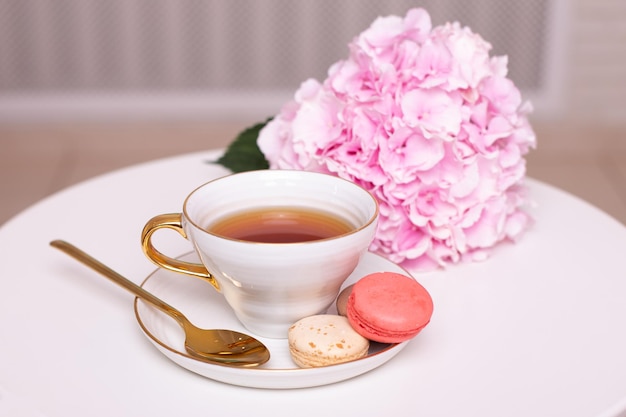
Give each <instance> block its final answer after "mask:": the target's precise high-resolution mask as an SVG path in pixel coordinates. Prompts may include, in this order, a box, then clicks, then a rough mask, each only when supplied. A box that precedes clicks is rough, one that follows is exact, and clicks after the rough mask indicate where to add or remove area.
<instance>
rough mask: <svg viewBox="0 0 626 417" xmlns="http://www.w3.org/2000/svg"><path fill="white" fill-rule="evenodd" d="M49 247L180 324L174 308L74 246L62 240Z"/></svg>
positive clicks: (179, 316)
mask: <svg viewBox="0 0 626 417" xmlns="http://www.w3.org/2000/svg"><path fill="white" fill-rule="evenodd" d="M50 246H52V247H55V248H57V249H59V250H61V251H63V252H65V253H66V254H68V255H70V256H71V257H73V258H74V259H76V260H78V261H80V262H82V263H83V264H85V265H87V266H88V267H90V268H92V269H94V270H96V271H98V272H100V273H101V274H102V275H104V276H105V277H107V278H109V279H110V280H111V281H113V282H115V283H116V284H118V285H121V286H122V287H124V288H126V289H127V290H128V291H130V292H131V293H133V294H135V295H136V296H137V297H139V298H141V299H142V300H144V301H147V302H148V303H150V304H152V305H153V306H155V307H157V308H158V309H160V310H161V311H163V312H164V313H166V314H169V315H170V316H172V317H173V318H174V319H176V320H177V321H178V322H180V320H181V316H182V314H181V313H180V312H179V311H178V310H176V309H175V308H174V307H172V306H171V305H169V304H167V303H166V302H165V301H163V300H161V299H160V298H158V297H156V296H155V295H153V294H152V293H150V292H148V291H146V290H144V289H143V288H142V287H140V286H139V285H137V284H135V283H134V282H132V281H130V280H129V279H127V278H124V277H123V276H122V275H120V274H119V273H117V272H116V271H114V270H112V269H111V268H109V267H108V266H106V265H105V264H103V263H102V262H100V261H98V260H97V259H95V258H94V257H92V256H91V255H88V254H87V253H85V252H83V251H82V250H80V249H78V248H77V247H76V246H74V245H72V244H71V243H69V242H66V241H64V240H53V241H52V242H50Z"/></svg>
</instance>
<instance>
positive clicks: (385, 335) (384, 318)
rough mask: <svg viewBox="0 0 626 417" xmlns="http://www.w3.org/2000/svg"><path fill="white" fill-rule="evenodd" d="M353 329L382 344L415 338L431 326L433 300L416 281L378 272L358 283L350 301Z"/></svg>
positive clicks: (349, 318)
mask: <svg viewBox="0 0 626 417" xmlns="http://www.w3.org/2000/svg"><path fill="white" fill-rule="evenodd" d="M346 310H347V316H348V320H349V322H350V325H351V326H352V327H353V328H354V330H356V331H357V333H359V334H360V335H361V336H363V337H365V338H367V339H369V340H373V341H376V342H382V343H400V342H404V341H406V340H409V339H411V338H413V337H414V336H415V335H417V334H418V333H419V332H420V331H421V330H422V329H423V328H424V326H426V325H427V324H428V323H429V322H430V318H431V316H432V314H433V300H432V298H431V297H430V294H429V293H428V291H427V290H426V288H424V287H423V286H422V285H421V284H420V283H418V282H417V281H415V280H414V279H413V278H410V277H407V276H405V275H402V274H397V273H393V272H377V273H374V274H370V275H367V276H365V277H363V278H361V279H360V280H359V281H357V283H356V284H354V287H353V288H352V292H351V293H350V296H349V298H348V304H347V308H346Z"/></svg>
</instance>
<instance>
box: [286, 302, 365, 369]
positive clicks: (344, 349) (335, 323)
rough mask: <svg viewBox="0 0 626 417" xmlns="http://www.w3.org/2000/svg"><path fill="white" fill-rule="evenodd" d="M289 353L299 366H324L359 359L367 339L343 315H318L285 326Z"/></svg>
mask: <svg viewBox="0 0 626 417" xmlns="http://www.w3.org/2000/svg"><path fill="white" fill-rule="evenodd" d="M288 341H289V352H290V354H291V357H292V359H293V361H294V362H295V363H296V365H298V366H299V367H301V368H312V367H318V366H328V365H334V364H338V363H343V362H347V361H351V360H355V359H359V358H362V357H364V356H366V355H367V354H368V351H369V340H367V339H366V338H364V337H363V336H361V335H360V334H359V333H357V332H356V331H355V330H354V329H353V328H352V326H351V325H350V323H349V322H348V319H347V318H346V317H343V316H338V315H331V314H320V315H316V316H310V317H305V318H303V319H301V320H298V321H297V322H296V323H294V324H293V325H292V326H291V327H290V328H289V334H288Z"/></svg>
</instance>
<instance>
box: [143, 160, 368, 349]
mask: <svg viewBox="0 0 626 417" xmlns="http://www.w3.org/2000/svg"><path fill="white" fill-rule="evenodd" d="M377 221H378V204H377V202H376V199H375V198H374V197H373V196H372V195H371V194H370V193H369V192H367V191H366V190H364V189H363V188H361V187H359V186H358V185H356V184H354V183H352V182H349V181H346V180H343V179H341V178H338V177H334V176H331V175H326V174H320V173H313V172H307V171H288V170H261V171H250V172H244V173H239V174H233V175H229V176H226V177H222V178H219V179H216V180H214V181H211V182H209V183H207V184H204V185H202V186H200V187H199V188H197V189H196V190H194V191H193V192H192V193H191V194H189V196H188V197H187V199H186V200H185V202H184V205H183V210H182V213H174V214H162V215H158V216H155V217H153V218H152V219H151V220H150V221H148V223H147V224H146V226H145V227H144V229H143V233H142V245H143V249H144V252H145V254H146V256H147V257H148V258H150V259H151V260H152V261H153V262H155V263H156V264H157V265H159V266H161V267H163V268H166V269H169V270H172V271H176V272H181V273H185V274H190V275H194V276H196V277H200V278H203V279H206V280H207V281H209V282H210V283H211V284H212V285H213V286H214V287H215V288H216V289H217V290H218V291H221V292H222V293H223V294H224V297H225V298H226V300H227V302H228V303H229V305H230V306H231V307H232V309H233V310H234V312H235V314H236V316H237V317H238V319H239V320H240V321H241V322H242V324H243V325H244V326H245V327H246V328H247V329H248V330H250V331H251V332H253V333H255V334H257V335H260V336H265V337H270V338H286V337H287V330H288V328H289V326H291V325H292V324H293V323H294V322H296V321H297V320H299V319H301V318H303V317H306V316H310V315H314V314H319V313H322V312H324V311H326V309H327V308H328V307H329V306H330V305H331V304H332V303H333V301H334V299H335V298H336V296H337V294H338V292H339V289H340V287H341V284H342V283H343V282H344V281H345V279H346V278H347V277H348V276H349V275H350V274H351V273H352V271H353V270H354V269H355V268H356V266H357V264H358V263H359V260H360V259H361V256H362V255H363V254H364V253H365V251H366V250H367V248H368V246H369V244H370V243H371V241H372V239H373V237H374V233H375V232H376V225H377ZM160 228H170V229H174V230H176V231H178V232H179V233H180V234H181V235H182V236H183V237H185V238H187V239H188V240H190V241H191V242H192V243H193V246H194V247H195V249H196V251H197V253H198V255H199V257H200V259H201V261H202V264H194V263H188V262H183V261H180V260H177V259H174V258H171V257H169V256H167V255H164V254H163V253H161V252H159V251H158V250H157V249H156V248H155V247H154V246H153V244H152V234H153V233H154V232H155V231H156V230H158V229H160ZM294 232H297V233H294ZM255 233H256V234H257V235H256V236H254V234H255ZM309 234H310V235H312V236H308V235H309ZM309 238H310V239H314V240H307V239H309ZM271 240H278V242H272V241H271Z"/></svg>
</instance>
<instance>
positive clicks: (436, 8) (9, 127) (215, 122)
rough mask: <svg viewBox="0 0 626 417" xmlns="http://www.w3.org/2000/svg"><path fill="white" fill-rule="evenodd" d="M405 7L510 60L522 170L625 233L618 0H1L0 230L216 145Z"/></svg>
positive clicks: (623, 13) (623, 48) (625, 135)
mask: <svg viewBox="0 0 626 417" xmlns="http://www.w3.org/2000/svg"><path fill="white" fill-rule="evenodd" d="M412 7H423V8H425V9H426V10H427V11H428V12H429V13H430V14H431V17H432V20H433V24H434V25H439V24H444V23H446V22H448V21H459V22H460V23H461V24H462V25H463V26H469V27H471V28H472V30H473V31H474V32H476V33H479V34H480V35H481V36H482V37H483V38H484V39H486V40H487V41H488V42H490V43H491V44H492V46H493V49H492V55H507V56H508V58H509V77H510V78H511V79H512V80H513V81H514V82H515V84H516V85H517V86H518V87H519V88H520V90H522V94H523V97H524V98H525V99H528V100H530V101H531V102H532V103H533V106H534V109H535V110H534V113H533V114H532V116H531V122H532V124H533V127H534V129H535V131H536V133H537V136H538V148H537V149H536V150H534V151H532V152H531V154H529V155H528V158H527V160H528V175H529V176H531V177H533V178H536V179H539V180H542V181H545V182H547V183H550V184H552V185H555V186H558V187H560V188H563V189H564V190H566V191H568V192H570V193H573V194H575V195H577V196H579V197H581V198H583V199H585V200H587V201H589V202H590V203H592V204H594V205H596V206H598V207H599V208H601V209H602V210H604V211H606V212H607V213H609V214H610V215H611V216H613V217H615V218H617V219H618V220H619V221H621V222H622V223H624V224H626V185H625V184H626V100H625V99H624V97H626V83H625V82H624V76H625V75H626V24H625V22H626V2H625V1H623V0H571V1H570V0H525V1H523V2H521V1H518V0H430V1H417V0H385V1H380V0H316V1H306V0H106V1H101V0H55V1H47V0H0V195H2V200H1V201H2V202H1V203H0V224H2V223H3V222H4V221H6V220H8V219H10V218H11V217H12V216H13V215H15V214H17V213H19V211H21V210H23V209H24V208H26V207H28V206H29V205H31V204H33V203H35V202H36V201H38V200H40V199H41V198H43V197H45V196H47V195H49V194H51V193H54V192H55V191H58V190H60V189H62V188H64V187H67V186H69V185H72V184H74V183H76V182H79V181H82V180H85V179H88V178H90V177H93V176H95V175H99V174H102V173H105V172H108V171H111V170H113V169H117V168H122V167H125V166H128V165H132V164H135V163H139V162H143V161H149V160H152V159H155V158H161V157H167V156H174V155H177V154H181V153H186V152H192V151H200V150H208V149H213V148H219V147H223V146H225V145H227V144H228V143H230V142H231V141H232V140H233V139H234V138H235V136H236V135H237V133H238V132H239V131H241V130H242V129H244V128H245V127H248V126H249V125H251V124H253V123H256V122H258V121H261V120H264V119H265V118H267V117H268V116H271V115H273V114H276V113H277V112H278V110H279V109H280V107H281V106H282V104H284V103H285V102H286V101H288V100H290V99H291V97H292V96H293V93H294V91H295V90H296V89H297V88H298V86H299V85H300V83H301V82H302V81H304V80H306V79H307V78H317V79H318V80H320V81H321V80H323V79H324V78H325V77H326V72H327V70H328V67H329V66H330V65H331V64H332V63H334V62H336V61H338V60H341V59H345V58H346V57H347V56H348V43H349V42H350V41H351V39H352V38H354V37H355V36H356V35H358V34H359V33H360V32H361V31H363V30H365V29H366V28H367V27H368V26H369V25H370V24H371V22H372V21H373V20H374V19H375V18H376V17H378V16H386V15H390V14H395V15H400V16H403V15H405V14H406V12H407V10H408V9H410V8H412Z"/></svg>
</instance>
